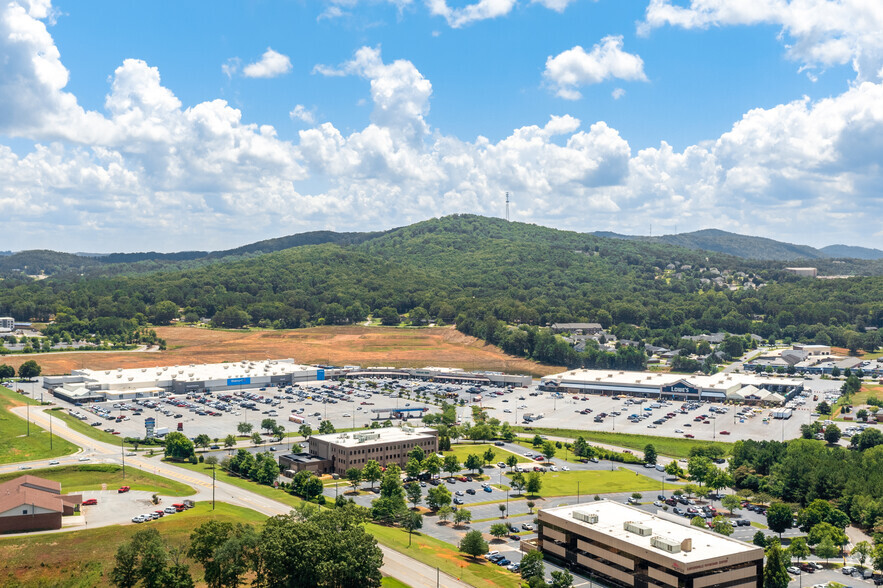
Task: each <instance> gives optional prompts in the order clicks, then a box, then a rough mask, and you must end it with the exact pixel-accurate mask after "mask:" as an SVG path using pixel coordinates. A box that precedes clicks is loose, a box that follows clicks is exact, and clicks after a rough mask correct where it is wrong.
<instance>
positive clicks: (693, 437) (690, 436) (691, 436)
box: [684, 433, 696, 439]
mask: <svg viewBox="0 0 883 588" xmlns="http://www.w3.org/2000/svg"><path fill="white" fill-rule="evenodd" d="M684 437H686V438H687V439H695V438H696V436H695V435H691V434H690V433H687V434H686V435H684Z"/></svg>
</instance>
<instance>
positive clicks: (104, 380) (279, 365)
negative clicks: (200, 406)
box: [43, 359, 338, 402]
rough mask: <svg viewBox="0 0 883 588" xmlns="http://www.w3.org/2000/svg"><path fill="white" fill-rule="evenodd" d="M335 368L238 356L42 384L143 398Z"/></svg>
mask: <svg viewBox="0 0 883 588" xmlns="http://www.w3.org/2000/svg"><path fill="white" fill-rule="evenodd" d="M336 375H338V374H337V372H336V371H333V370H325V369H323V368H318V367H315V366H308V365H298V364H296V363H294V360H293V359H272V360H266V361H248V360H243V361H238V362H234V363H213V364H190V365H174V366H157V367H150V368H133V369H122V368H118V369H116V370H90V369H81V370H73V371H71V375H69V376H47V377H45V378H43V387H44V388H48V389H50V390H52V393H53V394H55V395H56V396H59V397H62V398H65V399H67V400H69V401H71V402H87V401H94V400H121V399H128V398H146V397H150V396H157V395H159V394H161V393H163V392H165V393H168V394H187V393H191V392H203V391H210V392H217V391H224V390H242V389H250V388H262V387H266V386H276V385H278V384H285V385H290V384H293V383H295V382H312V381H317V380H324V379H325V378H326V376H328V377H331V376H336Z"/></svg>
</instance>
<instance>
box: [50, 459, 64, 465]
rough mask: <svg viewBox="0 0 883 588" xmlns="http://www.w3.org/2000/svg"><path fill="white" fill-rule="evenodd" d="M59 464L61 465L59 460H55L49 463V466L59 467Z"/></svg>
mask: <svg viewBox="0 0 883 588" xmlns="http://www.w3.org/2000/svg"><path fill="white" fill-rule="evenodd" d="M59 463H61V462H59V461H58V460H57V459H53V460H52V461H50V462H49V465H58V464H59Z"/></svg>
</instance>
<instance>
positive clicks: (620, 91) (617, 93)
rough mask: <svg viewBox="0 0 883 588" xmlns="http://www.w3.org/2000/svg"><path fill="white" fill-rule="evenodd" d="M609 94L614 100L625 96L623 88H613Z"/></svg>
mask: <svg viewBox="0 0 883 588" xmlns="http://www.w3.org/2000/svg"><path fill="white" fill-rule="evenodd" d="M610 95H611V96H613V99H614V100H619V99H620V98H622V97H623V96H625V90H623V89H622V88H614V89H613V91H612V92H611V93H610Z"/></svg>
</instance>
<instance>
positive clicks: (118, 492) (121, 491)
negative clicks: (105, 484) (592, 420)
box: [117, 486, 131, 494]
mask: <svg viewBox="0 0 883 588" xmlns="http://www.w3.org/2000/svg"><path fill="white" fill-rule="evenodd" d="M129 490H131V488H129V487H128V486H120V489H119V490H117V494H124V493H126V492H128V491H129Z"/></svg>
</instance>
